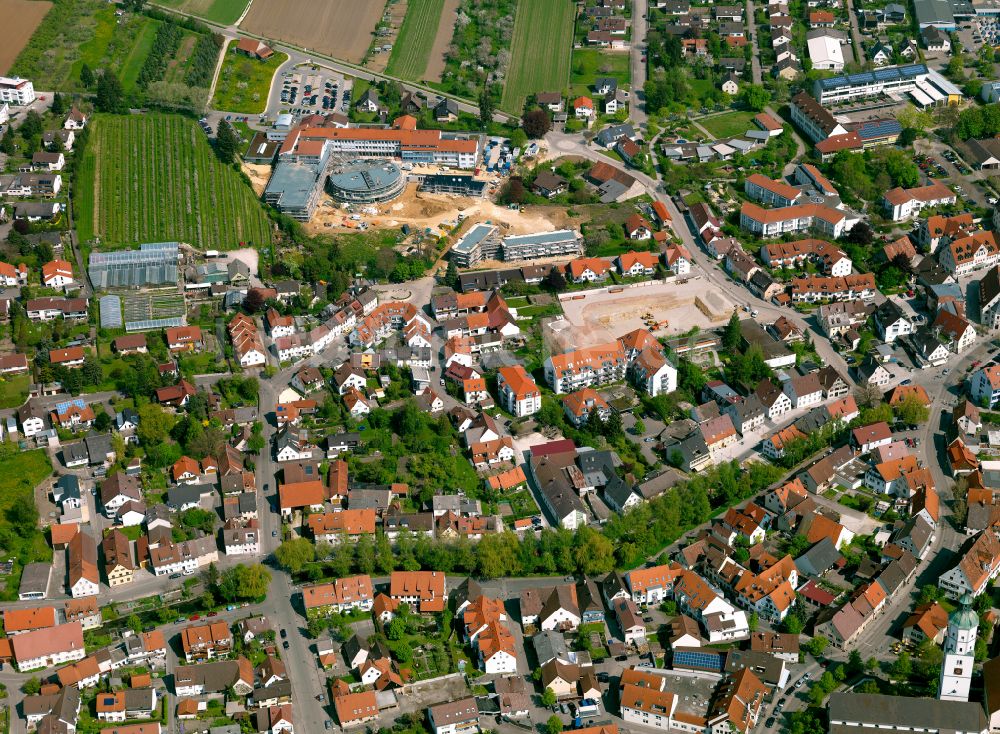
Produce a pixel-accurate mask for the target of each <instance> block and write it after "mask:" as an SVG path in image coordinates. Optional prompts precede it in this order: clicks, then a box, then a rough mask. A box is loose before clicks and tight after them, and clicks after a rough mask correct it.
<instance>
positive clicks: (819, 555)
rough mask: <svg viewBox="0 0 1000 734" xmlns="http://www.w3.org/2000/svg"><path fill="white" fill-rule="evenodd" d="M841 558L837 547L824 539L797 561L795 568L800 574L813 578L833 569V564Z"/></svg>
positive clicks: (827, 539)
mask: <svg viewBox="0 0 1000 734" xmlns="http://www.w3.org/2000/svg"><path fill="white" fill-rule="evenodd" d="M839 558H840V552H839V551H838V550H837V546H835V545H834V544H833V541H832V540H830V539H829V538H823V539H822V540H820V541H819V542H818V543H816V544H815V545H813V547H812V548H810V549H809V550H807V551H806V552H805V553H803V554H802V555H801V556H799V557H798V558H796V559H795V567H796V568H797V569H798V571H799V573H802V574H805V575H807V576H813V575H818V574H821V573H823V572H824V571H826V570H828V569H830V568H833V564H835V563H836V562H837V560H838V559H839Z"/></svg>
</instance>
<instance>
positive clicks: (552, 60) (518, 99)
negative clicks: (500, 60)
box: [500, 0, 576, 114]
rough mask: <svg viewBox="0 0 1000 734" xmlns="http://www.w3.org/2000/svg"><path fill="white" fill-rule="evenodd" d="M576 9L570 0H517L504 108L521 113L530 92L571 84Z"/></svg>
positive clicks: (564, 86) (555, 88)
mask: <svg viewBox="0 0 1000 734" xmlns="http://www.w3.org/2000/svg"><path fill="white" fill-rule="evenodd" d="M575 12H576V5H574V4H573V2H571V0H520V2H518V4H517V13H516V15H515V18H514V39H513V41H512V42H511V50H510V58H511V61H510V69H509V71H508V72H507V81H506V83H505V84H504V89H503V98H502V99H501V101H500V106H501V107H502V108H503V109H505V110H507V111H508V112H512V113H515V114H517V113H520V112H521V108H522V107H523V106H524V100H525V98H526V97H527V96H528V95H529V94H534V93H536V92H546V91H562V90H563V89H565V88H566V86H567V85H568V84H569V59H570V52H571V51H572V49H573V14H574V13H575Z"/></svg>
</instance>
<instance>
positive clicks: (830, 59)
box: [806, 33, 844, 71]
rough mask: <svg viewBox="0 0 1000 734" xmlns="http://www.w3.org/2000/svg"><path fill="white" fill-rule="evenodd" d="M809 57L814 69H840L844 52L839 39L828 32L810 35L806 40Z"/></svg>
mask: <svg viewBox="0 0 1000 734" xmlns="http://www.w3.org/2000/svg"><path fill="white" fill-rule="evenodd" d="M806 44H807V46H808V48H809V59H810V60H811V61H812V65H813V68H814V69H823V70H825V71H841V70H842V69H843V68H844V52H843V50H842V48H841V45H840V39H839V38H837V37H836V36H833V35H831V34H828V33H822V34H819V35H816V36H815V37H810V38H809V39H808V40H807V42H806Z"/></svg>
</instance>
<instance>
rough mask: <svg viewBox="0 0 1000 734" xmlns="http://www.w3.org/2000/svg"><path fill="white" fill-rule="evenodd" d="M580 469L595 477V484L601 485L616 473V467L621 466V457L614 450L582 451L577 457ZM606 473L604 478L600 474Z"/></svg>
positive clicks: (586, 474) (590, 477)
mask: <svg viewBox="0 0 1000 734" xmlns="http://www.w3.org/2000/svg"><path fill="white" fill-rule="evenodd" d="M576 463H577V466H579V467H580V471H582V472H583V473H584V475H585V476H586V477H587V478H588V480H590V479H595V480H596V481H595V486H601V485H603V484H604V483H606V482H608V481H610V479H611V477H612V476H613V475H614V473H615V467H617V466H621V463H622V462H621V459H619V458H618V454H616V453H615V452H614V451H607V450H604V451H581V452H579V453H578V454H577V457H576ZM600 474H603V475H604V478H603V480H602V478H601V477H600V476H599V475H600Z"/></svg>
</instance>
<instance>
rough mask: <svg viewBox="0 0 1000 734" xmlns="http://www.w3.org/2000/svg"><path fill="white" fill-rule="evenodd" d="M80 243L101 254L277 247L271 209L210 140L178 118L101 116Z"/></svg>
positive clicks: (87, 174) (88, 162)
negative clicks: (143, 247)
mask: <svg viewBox="0 0 1000 734" xmlns="http://www.w3.org/2000/svg"><path fill="white" fill-rule="evenodd" d="M78 179H79V183H78V185H77V186H76V187H75V192H74V193H75V199H74V210H75V211H76V219H77V229H78V232H79V235H80V239H81V240H82V241H83V242H87V241H88V240H91V239H92V238H94V237H99V238H100V239H101V243H102V247H103V248H105V249H107V248H117V247H127V246H133V245H135V244H136V243H141V242H162V241H171V240H178V241H181V242H190V243H193V244H195V245H196V246H197V247H201V248H214V249H226V248H233V247H237V246H239V245H240V243H244V242H245V243H249V244H252V245H262V244H269V243H270V242H271V225H270V222H269V220H268V218H267V214H266V212H265V211H264V208H263V207H262V205H261V204H260V202H259V201H258V200H257V197H256V196H255V195H254V192H253V190H252V189H251V188H250V186H249V185H248V184H247V183H246V182H245V181H244V180H243V179H242V178H241V177H240V176H239V174H238V173H237V172H236V171H235V170H233V169H232V168H230V167H228V166H224V165H222V164H221V163H220V162H219V160H218V159H217V158H216V157H215V154H214V152H213V151H212V149H211V147H210V146H209V144H208V141H207V139H206V138H205V134H204V133H203V132H202V131H201V130H200V129H199V128H198V126H197V125H195V124H194V122H192V121H191V120H189V119H187V118H184V117H180V116H176V115H162V114H152V115H144V116H139V115H134V116H128V117H116V116H109V115H96V116H95V117H94V120H93V124H92V127H91V131H90V136H89V140H88V144H87V149H86V151H85V152H84V154H83V156H82V160H81V161H80V171H79V176H78Z"/></svg>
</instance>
